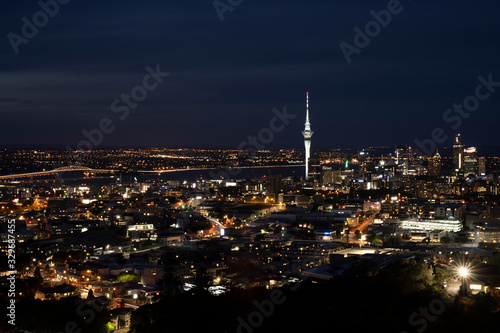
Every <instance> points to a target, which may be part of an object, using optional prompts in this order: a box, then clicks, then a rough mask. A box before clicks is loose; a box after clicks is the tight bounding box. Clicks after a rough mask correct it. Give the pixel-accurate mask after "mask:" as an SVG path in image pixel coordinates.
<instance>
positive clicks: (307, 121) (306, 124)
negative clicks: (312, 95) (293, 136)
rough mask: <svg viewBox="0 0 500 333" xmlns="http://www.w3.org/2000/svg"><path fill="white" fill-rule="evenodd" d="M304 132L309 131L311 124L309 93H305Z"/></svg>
mask: <svg viewBox="0 0 500 333" xmlns="http://www.w3.org/2000/svg"><path fill="white" fill-rule="evenodd" d="M305 130H306V131H308V130H309V131H310V130H311V123H310V122H309V91H308V92H306V123H305Z"/></svg>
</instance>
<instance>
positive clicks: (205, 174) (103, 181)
mask: <svg viewBox="0 0 500 333" xmlns="http://www.w3.org/2000/svg"><path fill="white" fill-rule="evenodd" d="M226 172H227V170H226V169H204V170H190V169H186V170H176V171H170V172H163V173H161V174H158V173H123V174H121V175H120V174H115V175H114V177H101V178H87V179H83V178H82V179H77V178H78V175H79V173H74V172H66V173H63V174H62V177H61V178H59V180H61V181H62V182H63V183H65V184H73V185H77V184H89V185H90V184H93V185H107V184H116V183H120V182H123V183H124V184H125V183H130V182H134V181H137V182H145V181H147V180H153V179H161V180H165V181H168V180H178V181H184V180H185V181H187V182H195V181H196V180H199V179H205V180H210V179H220V175H221V174H224V173H226ZM304 172H305V170H304V166H303V165H302V166H301V165H294V166H269V167H258V168H237V169H231V173H232V174H233V175H235V176H234V177H233V178H234V179H252V178H262V177H264V176H269V175H277V174H279V175H281V176H282V177H290V176H296V177H300V176H303V174H304ZM213 176H215V177H213ZM217 176H219V177H217ZM52 179H53V178H52Z"/></svg>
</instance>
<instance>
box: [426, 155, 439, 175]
mask: <svg viewBox="0 0 500 333" xmlns="http://www.w3.org/2000/svg"><path fill="white" fill-rule="evenodd" d="M428 173H429V176H433V177H439V176H440V175H441V155H440V154H439V152H438V151H437V150H436V154H434V156H432V157H429V167H428Z"/></svg>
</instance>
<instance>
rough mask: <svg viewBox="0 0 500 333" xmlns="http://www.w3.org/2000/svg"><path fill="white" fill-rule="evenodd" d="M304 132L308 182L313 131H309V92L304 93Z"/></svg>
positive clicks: (306, 177)
mask: <svg viewBox="0 0 500 333" xmlns="http://www.w3.org/2000/svg"><path fill="white" fill-rule="evenodd" d="M304 125H305V127H304V131H302V135H303V136H304V146H305V161H304V162H305V164H306V175H305V179H306V180H309V158H310V157H311V137H312V135H313V133H314V132H313V131H311V123H310V122H309V92H307V93H306V123H305V124H304Z"/></svg>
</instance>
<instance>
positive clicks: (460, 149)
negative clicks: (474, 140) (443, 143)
mask: <svg viewBox="0 0 500 333" xmlns="http://www.w3.org/2000/svg"><path fill="white" fill-rule="evenodd" d="M463 167H464V144H463V143H462V142H460V134H457V136H456V137H455V143H453V169H452V174H453V175H455V176H458V175H460V174H462V173H463Z"/></svg>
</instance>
